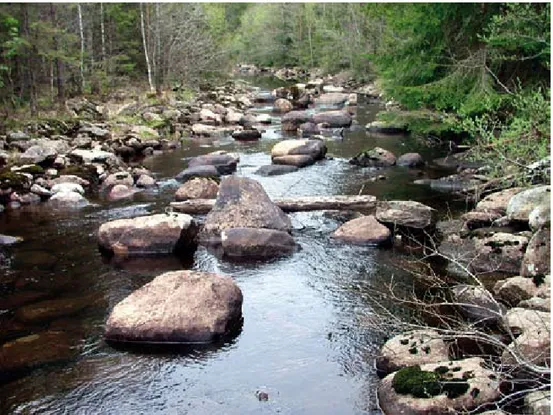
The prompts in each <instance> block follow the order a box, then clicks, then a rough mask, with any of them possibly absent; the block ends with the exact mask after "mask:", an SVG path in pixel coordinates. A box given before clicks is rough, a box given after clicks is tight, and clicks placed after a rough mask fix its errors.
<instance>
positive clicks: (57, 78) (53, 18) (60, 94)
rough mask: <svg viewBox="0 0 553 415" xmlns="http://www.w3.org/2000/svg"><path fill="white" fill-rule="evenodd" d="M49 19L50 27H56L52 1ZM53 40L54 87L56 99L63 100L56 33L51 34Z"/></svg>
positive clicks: (61, 70)
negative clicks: (56, 91) (56, 92)
mask: <svg viewBox="0 0 553 415" xmlns="http://www.w3.org/2000/svg"><path fill="white" fill-rule="evenodd" d="M50 20H51V22H52V27H57V26H58V22H57V19H56V8H55V6H54V3H50ZM53 41H54V50H55V51H56V57H55V58H54V65H55V67H56V88H57V90H58V96H57V98H58V101H59V102H63V100H64V99H65V91H64V85H63V63H62V62H61V59H60V58H59V57H58V56H57V52H58V51H59V41H58V36H57V34H54V36H53Z"/></svg>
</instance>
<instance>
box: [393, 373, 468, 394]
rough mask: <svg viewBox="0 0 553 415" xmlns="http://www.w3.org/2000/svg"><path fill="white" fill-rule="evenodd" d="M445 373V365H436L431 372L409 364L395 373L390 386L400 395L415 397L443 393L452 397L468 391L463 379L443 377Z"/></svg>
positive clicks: (466, 383)
mask: <svg viewBox="0 0 553 415" xmlns="http://www.w3.org/2000/svg"><path fill="white" fill-rule="evenodd" d="M445 374H448V368H447V367H446V366H438V367H437V368H436V369H434V371H433V372H429V371H424V370H421V368H420V366H409V367H406V368H403V369H401V370H399V371H398V372H397V373H396V374H395V376H394V379H393V380H392V387H393V388H394V390H395V391H396V392H397V393H399V394H401V395H412V396H414V397H415V398H431V397H433V396H436V395H440V394H445V395H446V396H447V397H448V398H450V399H454V398H457V397H459V396H461V395H463V394H464V393H466V392H467V391H468V389H469V387H470V386H469V384H468V382H466V381H465V380H464V379H444V377H443V375H445ZM478 393H479V391H478Z"/></svg>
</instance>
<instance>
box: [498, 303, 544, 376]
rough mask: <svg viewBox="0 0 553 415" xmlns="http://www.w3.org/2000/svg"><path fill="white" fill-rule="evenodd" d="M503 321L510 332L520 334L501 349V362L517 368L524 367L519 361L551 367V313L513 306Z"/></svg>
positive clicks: (521, 368)
mask: <svg viewBox="0 0 553 415" xmlns="http://www.w3.org/2000/svg"><path fill="white" fill-rule="evenodd" d="M504 323H505V325H506V326H507V327H508V328H509V329H510V331H511V333H513V334H514V335H515V336H516V335H517V334H520V335H519V336H518V337H516V339H514V341H513V342H512V343H511V344H510V345H509V347H508V348H506V349H505V350H504V351H503V354H502V356H501V363H502V364H504V365H515V366H517V370H523V369H524V367H523V365H522V364H521V363H520V361H523V362H528V363H530V364H532V365H536V366H542V367H543V368H546V367H551V365H550V360H551V313H548V312H544V311H537V310H528V309H524V308H513V309H511V310H509V312H508V313H507V314H506V315H505V319H504Z"/></svg>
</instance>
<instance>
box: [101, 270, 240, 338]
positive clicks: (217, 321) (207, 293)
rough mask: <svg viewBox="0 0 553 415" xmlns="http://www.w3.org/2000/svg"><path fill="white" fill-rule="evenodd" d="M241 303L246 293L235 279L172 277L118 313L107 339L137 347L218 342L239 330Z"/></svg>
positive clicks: (161, 279) (203, 274)
mask: <svg viewBox="0 0 553 415" xmlns="http://www.w3.org/2000/svg"><path fill="white" fill-rule="evenodd" d="M242 301H243V298H242V292H241V291H240V288H239V287H238V285H236V283H235V282H234V280H233V279H232V278H231V277H228V276H223V275H217V274H212V273H207V272H200V271H173V272H167V273H165V274H162V275H159V276H158V277H156V278H155V279H154V280H153V281H151V282H150V283H148V284H146V285H144V286H143V287H142V288H140V289H138V290H137V291H135V292H133V293H132V294H131V295H129V296H128V297H127V298H125V299H124V300H123V301H121V302H120V303H118V304H117V305H116V306H115V307H114V308H113V311H112V312H111V314H110V316H109V318H108V320H107V322H106V332H105V337H106V340H108V341H113V342H132V343H166V344H171V343H173V344H174V343H209V342H213V341H217V340H220V339H221V338H222V337H224V336H227V335H230V334H232V333H233V332H235V331H236V330H237V329H238V328H239V327H240V324H241V321H242Z"/></svg>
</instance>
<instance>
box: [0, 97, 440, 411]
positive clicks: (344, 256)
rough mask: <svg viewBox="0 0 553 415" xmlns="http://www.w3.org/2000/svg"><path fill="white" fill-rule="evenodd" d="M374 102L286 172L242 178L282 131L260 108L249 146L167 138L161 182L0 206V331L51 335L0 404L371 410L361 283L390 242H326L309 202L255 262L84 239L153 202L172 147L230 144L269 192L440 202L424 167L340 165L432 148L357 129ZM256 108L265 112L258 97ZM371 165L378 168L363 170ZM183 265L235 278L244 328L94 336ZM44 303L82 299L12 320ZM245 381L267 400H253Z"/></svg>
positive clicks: (380, 277)
mask: <svg viewBox="0 0 553 415" xmlns="http://www.w3.org/2000/svg"><path fill="white" fill-rule="evenodd" d="M380 109H381V108H380V107H379V106H378V105H376V104H370V103H364V102H360V105H359V106H358V108H357V118H356V119H357V124H356V125H354V126H352V128H351V130H350V131H346V133H345V135H344V137H343V139H329V141H328V142H327V146H328V149H329V150H328V153H329V155H330V156H332V157H331V158H329V159H328V160H324V161H322V162H319V163H317V164H315V165H313V166H310V167H307V168H304V169H300V170H299V171H298V172H295V173H290V174H287V175H283V176H273V177H261V176H258V175H256V174H255V171H256V170H257V169H258V168H259V167H260V166H262V165H265V164H270V149H271V147H272V146H273V145H274V144H275V143H276V142H277V141H278V140H279V139H281V138H282V135H281V133H280V128H279V118H278V117H276V116H273V124H272V125H271V126H268V127H267V132H266V133H264V134H263V138H262V139H261V140H260V141H259V142H254V143H240V142H236V141H234V140H233V139H232V138H230V137H229V138H225V139H221V140H218V141H214V142H207V141H205V140H202V141H194V140H187V141H186V142H185V143H184V145H183V147H182V148H180V149H178V150H175V151H173V152H170V153H165V154H163V155H160V156H156V157H152V158H149V159H147V160H145V162H144V164H145V165H146V167H148V168H150V169H151V170H152V172H153V173H154V175H155V177H156V179H157V180H158V181H159V182H160V188H159V190H156V191H151V192H143V193H140V194H137V195H136V196H135V197H134V199H132V200H130V201H129V200H127V201H125V202H119V203H109V204H108V203H106V202H105V201H102V200H92V201H93V202H94V203H95V205H93V206H90V207H87V208H85V209H82V210H79V211H66V212H56V211H53V210H51V209H50V208H49V207H48V206H47V204H42V205H38V206H33V207H26V208H21V209H19V210H15V211H10V212H7V213H4V214H2V215H0V233H2V234H9V235H15V236H21V237H23V238H24V242H22V243H20V244H18V245H15V246H13V247H12V248H11V250H10V261H11V265H10V267H9V268H8V269H0V341H1V342H4V341H6V340H8V339H10V340H13V338H17V337H21V336H25V335H35V334H38V335H40V336H43V334H44V333H48V331H52V330H58V331H61V332H62V333H63V335H62V336H57V337H55V338H51V337H48V336H44V346H43V347H44V349H45V350H50V351H51V350H55V353H58V351H59V358H60V360H59V361H57V362H54V363H49V364H43V365H38V366H37V367H36V368H35V369H33V370H32V371H30V372H29V373H26V374H23V375H22V374H20V375H19V376H18V377H14V378H9V377H8V380H5V381H4V382H3V383H1V384H0V413H15V414H20V413H21V414H26V413H29V414H30V413H32V414H35V413H41V414H65V413H67V414H103V413H106V414H131V413H136V414H153V413H156V414H176V413H178V414H186V413H190V414H215V413H218V414H219V413H220V414H260V413H284V414H297V413H302V414H376V413H380V412H379V410H378V407H377V404H376V399H375V395H376V384H377V381H378V378H377V377H376V374H375V372H374V369H373V358H372V356H374V354H375V353H376V351H377V350H378V347H379V346H380V345H381V342H382V338H380V337H379V336H378V335H377V334H376V333H375V332H373V331H372V330H371V328H370V327H369V326H368V325H366V324H364V321H366V320H367V317H370V315H371V307H370V302H369V301H368V300H367V297H366V295H364V293H365V292H366V291H367V290H368V289H369V288H370V287H378V286H379V285H382V284H384V283H385V282H386V281H388V280H389V278H390V277H391V276H392V275H395V276H396V277H397V276H398V275H399V274H400V273H401V271H399V270H398V268H397V267H395V263H396V262H397V261H396V260H397V255H400V254H398V253H396V252H394V251H391V250H379V249H377V248H374V247H355V246H350V245H344V244H340V243H338V242H336V241H333V240H331V239H330V238H329V235H330V233H331V232H332V231H333V230H334V229H335V228H336V227H337V226H338V222H336V221H335V220H333V219H330V218H328V217H326V216H325V215H323V213H322V212H315V213H301V214H294V215H292V221H293V224H294V237H295V239H296V241H297V242H298V243H299V245H300V246H301V250H299V252H297V253H295V254H294V255H292V256H290V257H287V258H283V259H279V260H275V261H270V262H259V263H247V264H232V263H227V262H223V261H221V260H219V259H217V258H215V257H213V256H212V255H211V254H209V253H208V252H206V251H205V250H203V249H201V248H200V249H199V250H198V251H197V252H196V254H195V257H194V258H193V262H190V263H182V262H181V261H179V260H178V259H176V258H161V259H144V260H133V261H125V262H112V263H109V262H107V260H106V259H104V258H102V257H101V255H100V253H99V252H98V249H97V244H96V236H95V232H96V231H97V229H98V227H99V226H100V225H101V224H102V223H104V222H106V221H108V220H112V219H116V218H123V217H132V216H138V215H142V214H148V213H159V212H163V211H164V209H165V207H166V206H167V205H168V203H169V202H170V201H172V199H173V195H174V192H175V191H176V189H177V188H178V183H177V182H176V181H174V180H173V179H172V177H174V176H175V175H176V174H177V173H178V172H180V171H181V170H182V169H183V168H184V167H185V166H186V159H187V158H189V157H192V156H196V155H200V154H205V153H208V152H211V151H214V150H227V151H234V152H238V153H239V154H240V163H239V166H238V171H237V172H236V174H238V175H241V176H248V177H251V178H254V179H256V180H258V181H259V182H260V183H261V184H262V185H263V187H264V188H265V190H266V191H267V193H268V194H269V196H271V197H282V196H307V195H333V194H358V193H361V194H372V195H375V196H377V197H378V198H379V199H402V200H408V199H411V200H417V201H420V202H423V203H426V204H428V205H431V206H434V207H438V208H440V209H441V211H445V208H447V199H446V198H444V195H443V194H438V193H433V192H432V191H430V190H429V189H428V188H425V187H420V186H417V185H413V184H412V181H413V180H414V179H416V178H421V177H427V176H426V175H427V174H428V172H425V171H419V170H410V169H407V168H400V167H393V168H390V169H387V170H382V171H379V172H370V171H368V170H365V169H361V168H359V167H356V166H352V165H350V164H348V163H347V161H348V159H349V158H350V157H352V156H354V155H355V154H357V153H358V152H359V151H360V150H363V149H366V148H372V147H374V146H380V147H384V148H386V149H388V150H390V151H392V152H394V153H395V154H396V155H398V156H399V155H401V154H403V153H407V152H411V151H418V152H420V153H421V154H422V155H423V156H424V157H425V158H426V159H427V160H429V159H431V158H433V157H437V156H438V155H440V154H439V149H437V148H433V147H429V146H428V145H426V144H425V143H424V142H421V141H419V140H416V139H414V138H410V137H406V136H380V137H379V136H371V135H369V134H368V133H366V131H365V128H364V125H365V124H366V123H367V122H369V121H371V120H373V119H374V116H375V114H376V112H377V111H379V110H380ZM256 111H258V112H262V113H268V114H271V107H270V106H263V105H260V106H258V107H257V108H256ZM372 175H384V176H386V180H380V181H376V182H371V181H370V178H371V177H372ZM182 268H193V269H198V270H204V271H213V272H217V273H222V274H227V275H232V276H233V277H234V278H235V280H236V281H237V283H238V285H239V286H240V288H241V289H242V292H243V295H244V306H243V315H244V325H243V328H242V331H241V333H240V334H239V335H238V336H237V337H236V338H235V339H233V340H232V341H230V342H228V343H227V344H223V345H214V346H212V347H208V348H201V349H197V348H196V349H194V350H189V351H181V352H180V353H178V354H173V353H171V354H169V353H165V354H162V353H157V354H144V353H136V352H129V351H120V350H116V349H114V348H112V347H110V346H109V345H107V344H106V343H105V342H104V341H103V338H102V333H103V324H104V322H105V320H106V318H107V316H108V314H109V312H110V310H111V308H112V307H113V306H114V305H115V304H116V303H117V302H118V301H120V300H122V299H123V298H124V297H125V296H127V295H128V294H130V293H131V292H132V291H133V290H135V289H137V288H139V287H140V286H142V285H143V284H145V283H146V282H148V281H150V280H151V279H152V278H153V277H154V276H156V275H158V274H160V273H161V272H163V271H166V270H173V269H182ZM44 300H58V301H67V302H73V303H78V304H82V307H80V308H79V307H77V309H78V310H77V311H76V312H74V314H72V315H70V316H66V315H63V316H60V315H56V314H55V313H54V314H53V315H48V313H47V312H46V313H44V315H45V317H44V318H43V319H41V320H40V321H33V323H22V322H21V318H18V314H17V312H18V310H19V309H20V308H21V307H22V306H23V305H29V304H32V303H33V302H38V301H44ZM52 304H54V303H52ZM19 317H20V315H19ZM21 347H22V348H23V347H24V345H21ZM257 390H263V391H266V392H267V393H268V394H269V400H268V401H266V402H261V401H259V400H258V399H257V397H256V394H255V393H256V391H257Z"/></svg>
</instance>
